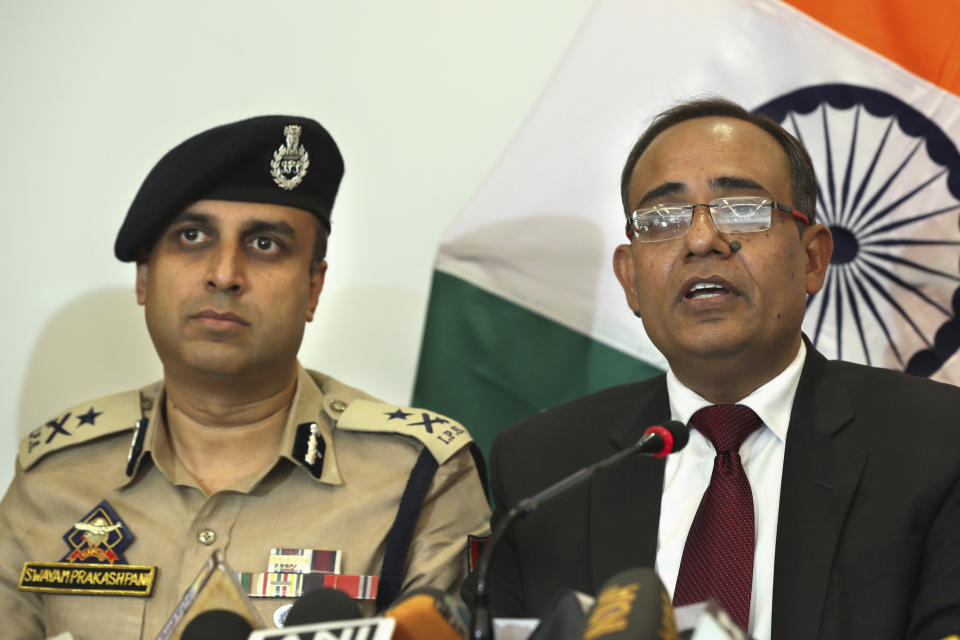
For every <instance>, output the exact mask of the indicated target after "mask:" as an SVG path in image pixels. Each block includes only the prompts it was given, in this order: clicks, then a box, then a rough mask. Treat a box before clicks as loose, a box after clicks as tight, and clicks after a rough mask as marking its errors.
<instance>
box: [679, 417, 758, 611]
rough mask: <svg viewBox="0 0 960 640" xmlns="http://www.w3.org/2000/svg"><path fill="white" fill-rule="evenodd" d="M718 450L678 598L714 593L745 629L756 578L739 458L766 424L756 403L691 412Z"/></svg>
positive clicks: (749, 495) (749, 497)
mask: <svg viewBox="0 0 960 640" xmlns="http://www.w3.org/2000/svg"><path fill="white" fill-rule="evenodd" d="M690 425H691V426H693V427H696V429H697V431H699V432H700V433H702V434H703V435H704V436H705V437H706V438H707V439H708V440H710V442H711V443H713V448H714V449H716V451H717V457H716V458H714V461H713V474H712V475H711V476H710V485H709V486H708V487H707V490H706V492H704V494H703V499H702V500H701V501H700V507H699V508H698V509H697V515H696V516H695V517H694V519H693V524H692V525H690V533H689V534H688V535H687V543H686V545H685V546H684V547H683V557H682V558H681V560H680V573H679V575H678V576H677V588H676V589H675V590H674V593H673V604H674V605H684V604H691V603H694V602H703V601H704V600H706V599H707V598H714V599H715V600H716V601H717V602H719V603H720V606H721V607H723V609H724V610H725V611H726V612H727V613H729V614H730V617H731V618H733V620H734V621H735V622H736V623H737V624H739V625H740V626H741V627H742V628H743V629H744V630H746V628H747V623H748V621H749V619H750V591H751V587H752V584H753V553H754V547H755V533H754V524H753V492H752V491H751V490H750V482H749V480H747V474H746V472H744V470H743V465H742V464H741V463H740V445H741V444H743V441H744V440H745V439H746V437H747V436H748V435H750V434H751V433H753V432H754V431H756V430H757V428H758V427H760V426H762V425H763V422H761V420H760V418H759V417H758V416H757V414H756V413H754V412H753V409H751V408H750V407H746V406H744V405H741V404H718V405H713V406H711V407H704V408H703V409H700V410H699V411H697V412H696V413H694V414H693V416H692V417H691V418H690Z"/></svg>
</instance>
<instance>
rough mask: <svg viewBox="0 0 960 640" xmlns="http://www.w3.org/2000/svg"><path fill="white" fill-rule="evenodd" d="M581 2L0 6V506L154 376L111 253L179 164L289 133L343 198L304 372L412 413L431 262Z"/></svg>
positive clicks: (540, 80)
mask: <svg viewBox="0 0 960 640" xmlns="http://www.w3.org/2000/svg"><path fill="white" fill-rule="evenodd" d="M591 4H592V0H524V1H523V2H511V1H510V0H475V1H472V2H467V1H454V0H402V1H400V0H397V1H392V2H391V1H388V0H382V1H376V0H351V1H349V2H344V1H342V0H314V1H308V0H285V1H284V2H276V3H265V2H238V1H227V0H217V1H209V2H203V1H201V0H189V1H188V0H166V1H164V2H121V1H119V0H117V1H109V0H86V1H85V2H72V1H69V0H59V1H50V2H14V1H13V0H4V1H3V2H2V3H0V96H2V100H0V216H2V221H3V223H4V224H6V227H5V234H4V240H5V241H4V242H3V245H4V246H3V249H2V251H0V290H2V292H3V294H2V298H3V302H2V304H0V319H2V320H0V322H2V324H0V326H2V331H0V355H2V359H0V376H2V378H0V420H2V425H3V426H2V427H0V488H2V487H6V486H7V484H8V483H9V480H10V478H11V477H12V475H13V465H14V459H15V456H16V449H17V443H18V441H19V439H20V438H21V437H22V436H23V435H25V434H26V433H27V432H28V431H29V430H30V429H32V428H34V427H36V426H38V425H39V424H40V423H42V422H44V421H46V420H47V419H49V418H50V417H51V416H52V415H53V414H55V413H57V412H59V411H60V410H62V409H64V408H67V407H69V406H71V405H73V404H75V403H78V402H82V401H84V400H86V399H88V398H93V397H96V396H99V395H105V394H107V393H112V392H115V391H120V390H125V389H130V388H135V387H138V386H141V385H142V384H145V383H147V382H149V381H151V380H153V379H156V378H158V377H159V376H160V374H161V371H160V365H159V361H158V360H157V358H156V356H155V354H154V352H153V348H152V345H151V344H150V341H149V337H148V336H147V333H146V330H145V328H144V326H143V316H142V310H141V308H140V307H138V306H137V305H136V302H135V299H134V296H133V289H132V287H133V275H134V272H133V267H132V266H131V265H129V264H123V263H120V262H118V261H117V260H116V259H115V258H114V257H113V241H114V237H115V235H116V231H117V229H118V228H119V225H120V222H121V220H122V219H123V216H124V214H125V212H126V208H127V206H128V205H129V203H130V201H131V200H132V198H133V195H134V193H135V192H136V190H137V188H138V186H139V184H140V182H141V180H142V179H143V178H144V176H145V175H146V173H147V171H148V170H149V169H150V168H151V167H152V166H153V164H154V163H155V162H156V161H157V160H158V159H159V158H160V156H161V155H162V154H163V153H164V152H166V151H167V150H168V149H170V148H171V147H172V146H174V145H175V144H176V143H178V142H180V141H181V140H183V139H185V138H186V137H188V136H190V135H193V134H194V133H197V132H199V131H201V130H203V129H205V128H208V127H210V126H213V125H216V124H221V123H225V122H229V121H232V120H238V119H241V118H244V117H247V116H251V115H257V114H263V113H299V114H303V115H307V116H311V117H314V118H316V119H317V120H319V121H320V122H321V123H323V124H324V125H325V126H326V127H327V128H328V129H329V130H330V131H331V133H332V134H333V136H334V138H335V139H336V140H337V142H338V143H339V145H340V147H341V150H342V152H343V155H344V158H345V163H346V176H345V179H344V182H343V184H342V186H341V191H340V195H339V197H338V200H337V204H336V207H335V210H334V218H333V225H334V226H333V235H332V237H331V248H330V252H329V256H328V259H329V263H330V269H329V271H328V276H327V281H326V288H325V289H324V293H323V295H322V296H321V299H320V308H319V310H318V314H317V317H316V319H315V321H314V322H313V324H312V325H310V326H309V327H308V329H307V335H306V338H305V340H304V344H303V347H302V349H301V354H300V357H301V361H302V362H304V364H306V365H307V366H310V367H313V368H317V369H320V370H323V371H325V372H328V373H332V374H334V375H336V376H337V377H339V378H340V379H341V380H343V381H345V382H347V383H349V384H353V385H356V386H359V387H362V388H364V389H366V390H367V391H369V392H371V393H374V394H376V395H378V396H380V397H383V398H385V399H389V400H393V401H397V402H408V401H409V398H410V394H411V391H412V388H413V380H414V374H415V368H416V362H417V354H418V352H419V347H420V337H421V330H422V326H423V320H424V314H425V310H426V304H427V297H428V294H429V285H430V278H431V273H432V265H433V259H434V254H435V251H436V247H437V244H438V241H439V238H440V236H441V234H442V232H443V230H444V228H445V227H446V225H447V224H448V223H450V222H451V221H452V220H453V219H454V217H455V216H456V215H457V213H458V212H459V210H460V209H461V207H462V206H463V205H464V204H465V203H466V202H467V200H468V199H469V197H470V196H471V194H472V193H473V191H474V190H475V189H476V187H477V185H478V184H479V183H480V181H481V180H482V179H483V177H484V176H485V174H486V173H487V171H489V170H490V168H491V167H492V166H493V165H494V163H495V162H496V161H497V159H498V157H499V154H500V153H501V151H502V150H503V149H504V147H505V146H506V144H507V142H508V141H509V140H510V138H511V136H512V135H513V134H514V132H515V131H516V130H517V129H518V127H519V126H520V125H521V124H522V122H523V120H524V117H525V116H526V114H527V112H528V110H529V109H530V107H531V106H532V105H533V103H534V101H535V100H536V98H537V96H538V94H539V92H540V91H541V90H542V88H543V87H544V85H545V84H546V82H547V80H548V79H549V77H550V74H551V72H552V70H553V69H554V67H555V66H556V65H557V63H558V61H559V60H560V58H561V57H562V55H563V53H564V51H565V50H566V47H567V45H568V44H569V43H570V41H571V40H572V39H573V37H574V35H575V34H576V32H577V29H578V27H579V25H580V24H581V22H582V21H583V19H584V17H585V16H586V14H587V12H588V10H589V8H590V5H591Z"/></svg>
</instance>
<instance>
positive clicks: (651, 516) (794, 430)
mask: <svg viewBox="0 0 960 640" xmlns="http://www.w3.org/2000/svg"><path fill="white" fill-rule="evenodd" d="M622 195H623V202H624V209H625V211H626V214H627V232H628V235H629V236H630V244H625V245H621V246H619V247H617V249H616V252H615V254H614V269H615V271H616V274H617V277H618V279H619V280H620V283H621V284H622V286H623V289H624V292H625V294H626V298H627V302H628V304H629V305H630V308H631V309H632V310H633V311H634V313H635V314H636V315H637V316H639V317H640V318H641V319H642V320H643V324H644V328H645V330H646V332H647V335H648V336H649V337H650V339H651V340H652V341H653V343H654V344H655V345H656V346H657V348H658V349H660V351H661V352H662V353H663V354H664V355H665V357H666V359H667V361H668V363H669V365H670V366H669V371H668V372H667V374H665V375H661V376H658V377H656V378H652V379H650V380H645V381H643V382H639V383H635V384H630V385H625V386H621V387H616V388H612V389H607V390H604V391H601V392H599V393H595V394H593V395H590V396H587V397H585V398H581V399H579V400H577V401H574V402H572V403H569V404H567V405H564V406H562V407H559V408H557V409H553V410H551V411H547V412H545V413H541V414H539V415H537V416H535V417H533V418H530V419H528V420H526V421H524V422H522V423H520V424H518V425H515V426H513V427H511V428H510V429H507V430H506V431H504V432H503V433H501V434H500V435H499V436H498V438H497V440H496V441H495V443H494V445H493V448H492V452H491V463H492V489H493V492H494V498H495V502H496V505H497V508H496V510H495V513H494V522H495V523H496V522H498V521H499V520H500V519H501V518H502V517H503V516H504V514H505V512H506V511H507V510H509V509H510V507H512V506H513V505H515V504H516V503H517V501H518V500H520V499H522V498H524V497H526V496H528V495H530V494H532V493H534V492H536V491H538V490H540V489H542V488H544V487H545V486H547V485H549V484H550V483H552V482H555V481H557V480H559V479H560V478H562V477H563V476H565V475H567V474H569V473H572V472H573V471H575V470H577V469H579V468H581V467H583V466H585V465H587V464H590V463H592V462H594V461H597V460H600V459H602V458H604V457H606V456H609V455H611V454H613V453H614V452H616V451H618V450H621V449H623V448H625V447H626V446H629V445H630V444H632V443H633V442H635V441H636V440H637V439H638V438H639V437H640V436H641V435H642V433H643V432H644V430H645V429H646V427H647V426H649V425H651V424H656V423H658V422H662V421H665V420H669V419H675V420H680V421H682V422H684V423H687V422H692V423H693V424H694V425H695V428H694V429H692V431H691V437H690V443H689V445H688V446H687V448H686V449H684V450H683V451H682V452H680V453H679V454H676V455H673V456H670V457H669V458H668V459H666V460H663V459H653V458H634V459H631V460H629V461H627V462H625V463H623V464H621V465H620V466H619V467H615V468H613V469H611V470H608V471H605V472H603V473H601V474H598V475H597V476H595V477H594V479H592V480H591V481H590V482H589V483H588V484H586V485H585V486H583V487H581V488H579V489H577V490H574V491H572V492H571V493H570V494H568V495H566V496H564V497H562V498H560V499H558V500H556V501H554V502H551V503H548V504H546V505H544V506H543V507H542V508H541V509H540V510H538V511H537V512H535V513H533V514H532V515H530V516H528V517H527V518H525V519H524V520H522V521H520V522H518V523H517V524H516V525H515V526H514V528H512V529H511V530H510V532H509V533H508V534H507V536H506V537H505V539H504V540H503V544H502V545H501V546H500V547H499V548H498V549H497V553H496V555H495V556H494V560H493V571H492V578H491V580H490V592H491V600H492V605H493V609H494V612H495V613H496V614H497V615H503V616H537V615H541V614H542V613H543V611H544V608H545V607H546V605H547V603H548V602H549V601H550V599H551V598H552V597H553V596H554V594H556V593H557V592H558V591H562V590H566V589H577V590H580V591H584V592H588V593H596V592H597V590H598V589H599V588H600V587H601V585H602V584H603V583H604V581H605V580H607V579H608V578H609V577H611V576H612V575H613V574H615V573H616V572H618V571H620V570H622V569H625V568H629V567H634V566H654V567H655V568H656V569H657V571H658V573H659V574H660V575H661V577H662V578H663V581H664V584H665V586H666V588H667V590H668V592H670V593H671V595H673V597H674V601H675V603H684V602H690V601H696V599H702V598H703V597H707V596H710V597H715V598H717V599H718V600H720V602H721V604H723V605H724V606H725V607H726V608H728V609H732V610H738V611H739V613H740V615H741V618H740V619H741V624H742V625H743V626H746V627H747V629H748V631H749V632H750V634H751V635H752V636H754V637H755V638H758V640H768V639H770V638H773V639H775V640H786V639H797V640H810V639H811V638H836V639H840V638H871V639H874V638H890V639H894V638H905V637H907V638H931V639H939V638H942V637H944V636H947V635H949V634H951V633H954V632H957V631H958V630H960V486H958V483H960V453H958V452H960V425H958V424H957V423H956V419H957V416H960V390H958V389H956V388H954V387H951V386H947V385H941V384H937V383H933V382H930V381H927V380H922V379H917V378H911V377H908V376H904V375H901V374H897V373H892V372H890V371H886V370H881V369H873V368H869V367H863V366H859V365H853V364H849V363H843V362H828V361H827V360H825V359H824V358H823V356H821V355H820V354H819V353H818V352H817V351H816V350H815V349H814V348H813V346H812V345H811V344H810V343H808V342H807V341H806V340H805V339H804V338H803V336H802V333H801V323H802V320H803V315H804V312H805V307H806V299H807V296H808V295H812V294H815V293H817V292H818V291H819V290H820V288H821V287H822V285H823V282H824V276H825V273H826V269H827V265H828V263H829V260H830V256H831V254H832V249H833V241H832V238H831V235H830V231H829V230H828V229H827V228H826V227H825V226H823V225H821V224H816V223H815V221H814V219H813V217H814V213H815V205H816V182H815V178H814V175H813V168H812V165H811V163H810V160H809V157H808V156H807V154H806V152H805V151H804V149H803V148H802V146H801V145H800V143H799V142H798V141H797V140H795V139H794V138H793V137H792V136H790V135H789V134H788V133H787V132H786V131H784V130H783V129H782V128H781V127H779V125H777V124H775V123H773V122H772V121H769V120H767V119H765V118H762V117H760V116H756V115H754V114H751V113H749V112H747V111H745V110H744V109H742V108H740V107H739V106H737V105H735V104H733V103H730V102H727V101H723V100H698V101H693V102H688V103H684V104H681V105H679V106H678V107H675V108H674V109H671V110H669V111H667V112H665V113H663V114H661V115H660V116H659V117H658V118H657V119H656V120H655V121H654V122H653V124H652V125H651V126H650V128H649V129H648V130H647V131H646V132H645V133H644V134H643V135H642V136H641V137H640V139H639V140H638V141H637V143H636V145H635V146H634V148H633V151H632V152H631V154H630V156H629V157H628V159H627V162H626V166H625V167H624V171H623V176H622ZM717 405H724V406H723V407H720V409H722V411H737V412H740V411H743V412H745V415H746V414H748V415H749V416H750V418H748V421H753V423H755V424H753V423H751V426H750V427H749V428H748V429H745V430H744V434H741V437H743V438H745V439H742V443H741V444H739V445H737V444H734V445H721V444H717V445H716V447H715V445H714V442H715V440H714V439H713V438H714V436H712V435H710V436H709V437H708V434H710V433H711V432H713V433H716V431H715V429H714V427H712V426H709V425H705V426H702V427H701V426H699V425H701V424H703V423H702V420H703V418H701V417H698V416H703V415H710V412H711V411H714V409H715V408H716V406H717ZM729 405H736V407H733V408H731V407H729ZM724 428H725V427H724ZM705 434H706V435H705ZM716 442H719V440H716ZM737 442H741V441H740V440H739V439H738V440H737ZM724 448H726V449H728V450H725V449H724ZM531 451H536V452H537V456H536V461H532V460H531V457H530V452H531ZM718 451H719V453H718ZM733 477H735V482H736V483H740V484H736V488H735V489H722V490H721V489H717V488H716V487H717V486H721V485H723V483H724V482H733V481H731V480H730V478H733ZM723 486H726V485H723ZM722 491H727V493H722ZM737 491H739V492H740V493H736V492H737ZM716 492H721V494H719V495H723V496H725V501H720V502H715V501H714V498H710V499H709V500H708V497H707V494H711V493H715V494H716ZM731 492H732V493H731ZM731 495H736V496H738V497H737V498H736V499H732V498H730V496H731ZM708 503H709V504H708ZM717 505H719V506H717ZM711 514H712V515H711ZM711 518H712V519H711ZM720 525H722V526H720ZM711 527H714V528H711ZM718 527H719V528H718ZM731 527H732V528H733V529H735V530H734V531H733V532H732V533H731V532H730V531H729V530H730V528H731ZM694 532H696V533H694ZM688 533H689V535H688ZM744 545H745V548H746V549H748V551H747V552H746V553H742V548H743V546H744ZM738 572H739V573H738ZM732 574H737V575H736V576H733V575H732ZM718 576H719V579H718ZM681 584H682V586H681ZM691 594H693V595H691Z"/></svg>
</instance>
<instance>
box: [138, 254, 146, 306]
mask: <svg viewBox="0 0 960 640" xmlns="http://www.w3.org/2000/svg"><path fill="white" fill-rule="evenodd" d="M136 289H137V304H139V305H143V304H146V303H147V263H146V261H140V260H138V261H137V285H136Z"/></svg>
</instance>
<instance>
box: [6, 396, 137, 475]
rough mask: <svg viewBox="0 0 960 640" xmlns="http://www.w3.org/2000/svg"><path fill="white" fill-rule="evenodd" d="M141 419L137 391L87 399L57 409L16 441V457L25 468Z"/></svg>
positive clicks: (124, 428) (134, 424)
mask: <svg viewBox="0 0 960 640" xmlns="http://www.w3.org/2000/svg"><path fill="white" fill-rule="evenodd" d="M140 418H141V405H140V392H139V391H127V392H125V393H117V394H113V395H110V396H105V397H103V398H97V399H96V400H93V401H87V402H84V403H81V404H78V405H76V406H75V407H71V408H70V409H68V410H66V411H63V412H61V413H60V414H59V415H57V416H56V417H54V418H53V419H51V420H49V421H47V422H46V423H45V424H42V425H40V426H39V427H37V428H36V429H34V430H33V431H31V432H30V433H28V434H27V436H26V437H25V438H23V440H21V441H20V451H19V454H18V456H17V457H18V459H19V461H20V465H21V466H22V467H23V468H24V469H29V468H30V467H32V466H33V465H34V464H36V463H37V461H38V460H40V459H41V458H42V457H44V456H45V455H47V454H48V453H51V452H53V451H57V450H59V449H64V448H66V447H71V446H73V445H77V444H80V443H82V442H88V441H90V440H94V439H96V438H102V437H103V436H105V435H109V434H111V433H118V432H121V431H127V430H129V429H133V428H134V427H135V426H136V424H137V421H139V420H140Z"/></svg>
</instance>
